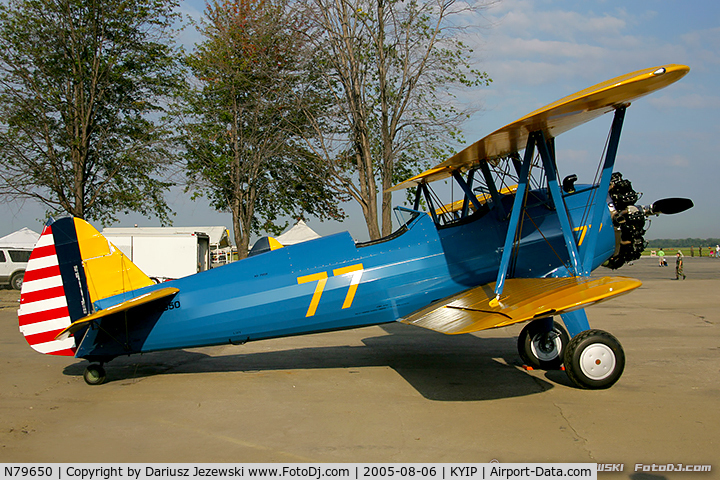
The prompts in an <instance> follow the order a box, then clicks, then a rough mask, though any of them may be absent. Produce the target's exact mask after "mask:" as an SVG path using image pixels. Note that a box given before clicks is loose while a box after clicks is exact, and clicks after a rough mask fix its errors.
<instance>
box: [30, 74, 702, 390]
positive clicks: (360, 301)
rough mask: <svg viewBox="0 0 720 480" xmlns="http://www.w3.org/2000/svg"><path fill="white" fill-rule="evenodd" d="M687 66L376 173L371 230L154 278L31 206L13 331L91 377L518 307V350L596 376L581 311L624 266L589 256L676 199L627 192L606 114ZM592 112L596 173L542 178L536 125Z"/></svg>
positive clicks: (456, 325)
mask: <svg viewBox="0 0 720 480" xmlns="http://www.w3.org/2000/svg"><path fill="white" fill-rule="evenodd" d="M688 71H689V68H688V67H686V66H683V65H665V66H661V67H656V68H649V69H646V70H640V71H637V72H633V73H630V74H627V75H623V76H620V77H617V78H613V79H612V80H609V81H607V82H604V83H600V84H598V85H595V86H593V87H590V88H588V89H586V90H583V91H581V92H578V93H576V94H574V95H570V96H568V97H565V98H563V99H561V100H558V101H557V102H555V103H552V104H550V105H548V106H546V107H543V108H541V109H539V110H536V111H535V112H532V113H530V114H529V115H527V116H525V117H523V118H521V119H519V120H517V121H515V122H513V123H511V124H509V125H507V126H505V127H503V128H501V129H499V130H496V131H495V132H493V133H491V134H490V135H488V136H486V137H485V138H483V139H481V140H479V141H477V142H476V143H474V144H472V145H470V146H469V147H467V148H465V149H464V150H463V151H461V152H459V153H458V154H456V155H454V156H453V157H451V158H449V159H448V160H446V161H444V162H443V163H441V164H439V165H438V166H436V167H435V168H432V169H430V170H428V171H426V172H424V173H422V174H420V175H417V176H415V177H413V178H411V179H409V180H407V181H405V182H402V183H401V184H399V185H397V186H395V187H393V189H392V190H400V189H406V188H414V189H415V202H414V207H413V208H403V207H398V208H397V209H396V212H397V213H398V215H399V217H400V218H402V222H401V223H402V225H401V227H400V228H399V229H398V230H397V231H396V232H394V233H393V234H392V235H390V236H388V237H386V238H382V239H380V240H376V241H370V242H365V243H356V242H355V241H354V240H353V239H352V238H351V236H350V235H349V234H348V233H347V232H345V233H340V234H336V235H332V236H327V237H322V238H319V239H316V240H312V241H308V242H305V243H301V244H297V245H292V246H288V247H284V248H268V249H267V251H266V252H264V253H260V254H256V255H252V256H250V257H248V258H247V259H245V260H242V261H238V262H235V263H232V264H229V265H226V266H223V267H220V268H215V269H212V270H209V271H206V272H202V273H198V274H196V275H192V276H189V277H185V278H180V279H177V280H173V281H170V282H166V283H162V284H155V283H153V281H152V280H151V279H150V278H148V277H147V276H146V275H145V274H144V273H143V272H141V271H140V270H139V269H138V268H137V267H136V266H135V265H133V264H132V262H131V261H130V260H129V259H128V258H127V257H126V256H125V255H123V254H122V252H121V251H120V250H119V249H117V248H116V247H115V246H113V245H112V244H111V243H110V242H109V241H108V240H106V239H105V238H104V237H103V236H102V235H101V234H100V233H99V232H98V231H97V230H95V229H94V228H93V227H92V226H91V225H90V224H88V223H87V222H85V221H84V220H81V219H78V218H62V219H59V220H57V221H53V222H48V224H47V225H46V226H45V228H44V230H43V232H42V235H41V237H40V239H39V241H38V243H37V245H36V247H35V249H34V250H33V252H32V255H31V258H30V261H29V263H28V268H27V271H26V273H25V279H24V282H23V286H22V291H21V300H20V303H21V305H20V309H19V311H18V317H19V323H20V331H21V332H22V333H23V334H24V335H25V338H26V339H27V341H28V343H29V344H30V345H31V346H32V347H33V348H34V349H35V350H37V351H39V352H42V353H46V354H53V355H69V356H74V357H77V358H83V359H87V360H89V361H90V362H91V363H90V365H89V366H88V367H87V368H86V370H85V374H84V378H85V381H86V382H87V383H88V384H100V383H102V382H104V381H105V378H106V373H105V370H104V368H103V364H104V363H105V362H108V361H110V360H112V359H113V358H115V357H118V356H121V355H128V354H133V353H142V352H152V351H158V350H169V349H181V348H190V347H202V346H209V345H221V344H227V343H231V344H240V343H244V342H249V341H254V340H262V339H268V338H275V337H283V336H288V335H300V334H306V333H315V332H323V331H330V330H338V329H347V328H354V327H362V326H368V325H377V324H382V323H387V322H395V321H400V322H403V323H406V324H409V325H416V326H419V327H424V328H428V329H432V330H435V331H438V332H442V333H445V334H453V335H454V334H462V333H472V332H477V331H480V330H485V329H489V328H497V327H503V326H506V325H511V324H514V323H518V322H528V323H527V325H526V326H525V327H524V329H523V330H522V332H521V334H520V336H519V338H518V351H519V354H520V356H521V357H522V359H523V361H524V362H526V363H527V364H528V365H531V366H534V367H539V368H545V369H552V368H559V367H560V366H561V365H563V364H564V365H565V369H566V371H567V374H568V376H569V377H570V379H571V380H572V381H573V382H574V383H575V384H577V385H578V386H579V387H583V388H607V387H609V386H611V385H613V384H614V383H615V382H616V381H617V380H618V378H620V376H621V374H622V372H623V368H624V364H625V356H624V352H623V349H622V347H621V345H620V343H619V342H618V340H617V339H616V338H615V337H613V336H612V335H610V334H609V333H607V332H604V331H601V330H596V329H591V328H590V325H589V323H588V320H587V316H586V314H585V307H587V306H589V305H592V304H594V303H597V302H601V301H604V300H607V299H608V298H611V297H614V296H616V295H621V294H624V293H627V292H629V291H631V290H633V289H634V288H637V287H638V286H640V281H638V280H635V279H632V278H625V277H618V276H604V277H598V276H592V277H591V275H590V273H591V272H592V271H593V270H595V269H596V268H598V267H600V266H601V265H605V266H609V267H611V268H613V269H614V268H618V267H620V266H622V265H623V264H624V263H626V262H629V261H632V260H634V259H636V258H639V256H640V253H641V252H642V250H643V248H644V245H645V242H644V240H643V234H644V233H645V224H646V218H647V217H648V216H649V215H656V214H660V213H678V212H681V211H683V210H685V209H687V208H690V207H691V206H692V201H690V200H689V199H682V198H669V199H664V200H659V201H657V202H655V203H653V204H652V205H650V206H641V205H636V202H637V201H638V194H637V192H635V190H633V188H632V185H631V183H630V182H629V181H628V180H626V179H624V178H622V175H621V174H619V173H617V172H613V168H614V164H615V158H616V153H617V149H618V142H619V139H620V131H621V129H622V124H623V118H624V116H625V112H626V109H627V107H628V106H629V105H630V102H631V101H634V100H635V99H637V98H639V97H642V96H644V95H646V94H649V93H651V92H653V91H655V90H658V89H661V88H663V87H666V86H668V85H670V84H672V83H673V82H675V81H677V80H679V79H680V78H682V77H683V76H684V75H685V74H686V73H687V72H688ZM610 112H614V120H613V122H612V127H611V131H610V134H609V137H608V143H607V147H606V152H605V155H604V159H603V160H602V162H603V164H602V166H601V169H600V170H599V174H598V178H596V179H595V180H594V181H593V183H591V184H578V183H576V182H577V178H576V177H575V176H574V175H569V176H566V177H565V178H564V179H563V180H560V177H559V175H558V172H557V164H556V159H555V144H554V139H555V138H556V137H557V136H558V135H560V134H561V133H563V132H565V131H567V130H569V129H571V128H573V127H575V126H577V125H580V124H583V123H585V122H588V121H590V120H592V119H594V118H596V117H598V116H600V115H603V114H605V113H610ZM520 152H523V154H522V156H521V155H520ZM450 178H451V179H452V180H453V181H454V182H455V183H456V184H457V185H458V186H459V188H460V189H461V191H462V192H463V199H462V200H459V201H457V202H453V203H449V204H445V205H442V204H441V202H438V200H437V197H436V196H435V195H434V193H433V191H432V190H431V188H430V183H432V182H433V181H436V180H441V179H450ZM421 206H423V207H424V208H425V209H426V210H427V211H421V210H420V208H421ZM264 243H265V245H274V246H275V247H279V246H280V245H278V244H277V242H274V243H273V242H267V240H266V241H265V242H264ZM554 318H558V320H559V319H561V320H562V323H560V322H559V321H556V320H554Z"/></svg>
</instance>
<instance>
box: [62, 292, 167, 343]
mask: <svg viewBox="0 0 720 480" xmlns="http://www.w3.org/2000/svg"><path fill="white" fill-rule="evenodd" d="M179 291H180V289H179V288H175V287H166V288H161V289H160V290H155V291H154V292H150V293H145V294H143V295H139V296H137V297H135V298H131V299H130V300H126V301H124V302H121V303H118V304H117V305H112V306H110V307H107V308H105V309H103V310H100V311H98V312H95V313H93V314H90V315H87V316H85V317H83V318H81V319H79V320H76V321H74V322H73V323H72V324H70V326H68V327H67V328H66V329H65V330H63V331H62V332H60V333H59V334H58V336H57V337H56V340H64V339H66V338H68V337H70V336H71V335H73V334H75V332H77V331H78V330H80V329H81V328H83V327H84V326H85V325H87V324H88V323H90V322H92V321H93V320H98V319H100V318H103V317H107V316H108V315H112V314H114V313H118V312H123V311H125V310H129V309H131V308H133V307H137V306H140V305H144V304H146V303H150V302H154V301H155V300H160V299H161V298H165V297H169V296H170V295H175V294H176V293H177V292H179Z"/></svg>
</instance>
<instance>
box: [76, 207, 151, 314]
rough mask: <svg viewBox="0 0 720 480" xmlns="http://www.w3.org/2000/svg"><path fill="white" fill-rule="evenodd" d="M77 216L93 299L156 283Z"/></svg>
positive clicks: (77, 229)
mask: <svg viewBox="0 0 720 480" xmlns="http://www.w3.org/2000/svg"><path fill="white" fill-rule="evenodd" d="M74 220H75V233H76V235H77V239H78V245H79V246H80V256H81V257H82V260H83V267H84V268H85V277H86V279H87V284H88V291H89V293H90V301H91V302H93V303H94V302H95V301H97V300H100V299H103V298H107V297H111V296H113V295H117V294H120V293H125V292H128V291H131V290H136V289H138V288H141V287H147V286H149V285H153V281H152V280H150V278H149V277H148V276H147V275H145V274H144V273H143V272H142V271H141V270H140V269H139V268H138V267H136V266H135V264H134V263H132V262H131V261H130V259H129V258H127V257H126V256H125V254H123V253H122V251H120V249H118V248H117V247H115V245H113V244H112V243H111V242H110V241H109V240H107V239H106V238H105V237H103V236H102V234H101V233H100V232H98V231H97V230H95V228H94V227H93V226H92V225H90V224H89V223H87V222H86V221H85V220H81V219H79V218H75V219H74Z"/></svg>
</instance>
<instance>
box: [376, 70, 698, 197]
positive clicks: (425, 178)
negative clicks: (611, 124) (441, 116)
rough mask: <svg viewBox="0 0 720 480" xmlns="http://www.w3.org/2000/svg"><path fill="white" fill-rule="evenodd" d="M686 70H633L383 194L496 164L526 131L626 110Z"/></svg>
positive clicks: (520, 144)
mask: <svg viewBox="0 0 720 480" xmlns="http://www.w3.org/2000/svg"><path fill="white" fill-rule="evenodd" d="M689 71H690V67H688V66H686V65H675V64H669V65H663V66H659V67H652V68H646V69H644V70H638V71H636V72H632V73H628V74H625V75H621V76H619V77H615V78H612V79H610V80H607V81H605V82H602V83H598V84H597V85H593V86H592V87H589V88H586V89H585V90H581V91H579V92H577V93H574V94H572V95H569V96H567V97H564V98H561V99H560V100H558V101H556V102H553V103H551V104H549V105H546V106H544V107H542V108H540V109H538V110H535V111H534V112H531V113H529V114H527V115H525V116H524V117H522V118H520V119H518V120H516V121H514V122H512V123H510V124H508V125H505V126H504V127H502V128H500V129H498V130H495V131H494V132H492V133H491V134H490V135H488V136H486V137H484V138H482V139H481V140H478V141H477V142H475V143H473V144H472V145H470V146H469V147H467V148H465V149H464V150H462V151H461V152H459V153H457V154H456V155H454V156H452V157H450V158H449V159H447V160H445V161H444V162H442V163H440V164H439V165H437V166H435V167H434V168H432V169H430V170H427V171H426V172H423V173H421V174H420V175H416V176H415V177H413V178H411V179H409V180H405V181H404V182H402V183H399V184H398V185H395V186H394V187H392V188H389V189H388V191H395V190H402V189H405V188H409V187H414V186H417V185H418V184H420V183H429V182H433V181H435V180H442V179H444V178H447V177H449V176H451V175H452V172H453V171H457V170H467V169H469V168H471V167H473V166H475V165H477V164H479V163H480V162H483V161H487V162H490V163H494V164H496V163H497V161H498V159H499V158H502V157H505V156H507V155H510V154H512V153H515V152H519V151H520V150H522V149H524V148H525V145H526V144H527V139H528V136H529V135H530V133H531V132H536V131H542V132H543V133H544V134H545V138H548V139H550V138H554V137H557V136H558V135H560V134H561V133H564V132H567V131H568V130H570V129H572V128H575V127H577V126H579V125H582V124H583V123H586V122H589V121H590V120H593V119H594V118H597V117H599V116H601V115H603V114H605V113H608V112H611V111H613V110H615V109H616V108H618V107H620V106H626V105H628V104H630V102H633V101H635V100H637V99H638V98H640V97H643V96H645V95H647V94H649V93H652V92H654V91H656V90H660V89H661V88H664V87H667V86H668V85H670V84H672V83H675V82H676V81H678V80H680V79H681V78H682V77H683V76H685V75H686V74H687V73H688V72H689Z"/></svg>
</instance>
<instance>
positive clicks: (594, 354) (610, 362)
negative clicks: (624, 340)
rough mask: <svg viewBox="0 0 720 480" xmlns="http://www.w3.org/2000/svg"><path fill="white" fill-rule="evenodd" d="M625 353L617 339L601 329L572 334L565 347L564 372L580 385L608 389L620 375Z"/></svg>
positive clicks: (581, 386) (623, 366)
mask: <svg viewBox="0 0 720 480" xmlns="http://www.w3.org/2000/svg"><path fill="white" fill-rule="evenodd" d="M624 369H625V352H624V351H623V348H622V345H620V342H619V341H618V340H617V339H616V338H615V337H613V336H612V335H610V334H609V333H607V332H604V331H602V330H585V331H584V332H581V333H579V334H577V335H575V336H574V337H573V338H572V340H570V343H569V344H568V346H567V348H566V349H565V371H566V372H567V374H568V377H569V378H570V380H571V381H572V382H573V383H574V384H575V385H577V386H578V387H580V388H589V389H602V388H609V387H611V386H613V385H614V384H615V382H617V381H618V380H619V379H620V376H622V373H623V370H624Z"/></svg>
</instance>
